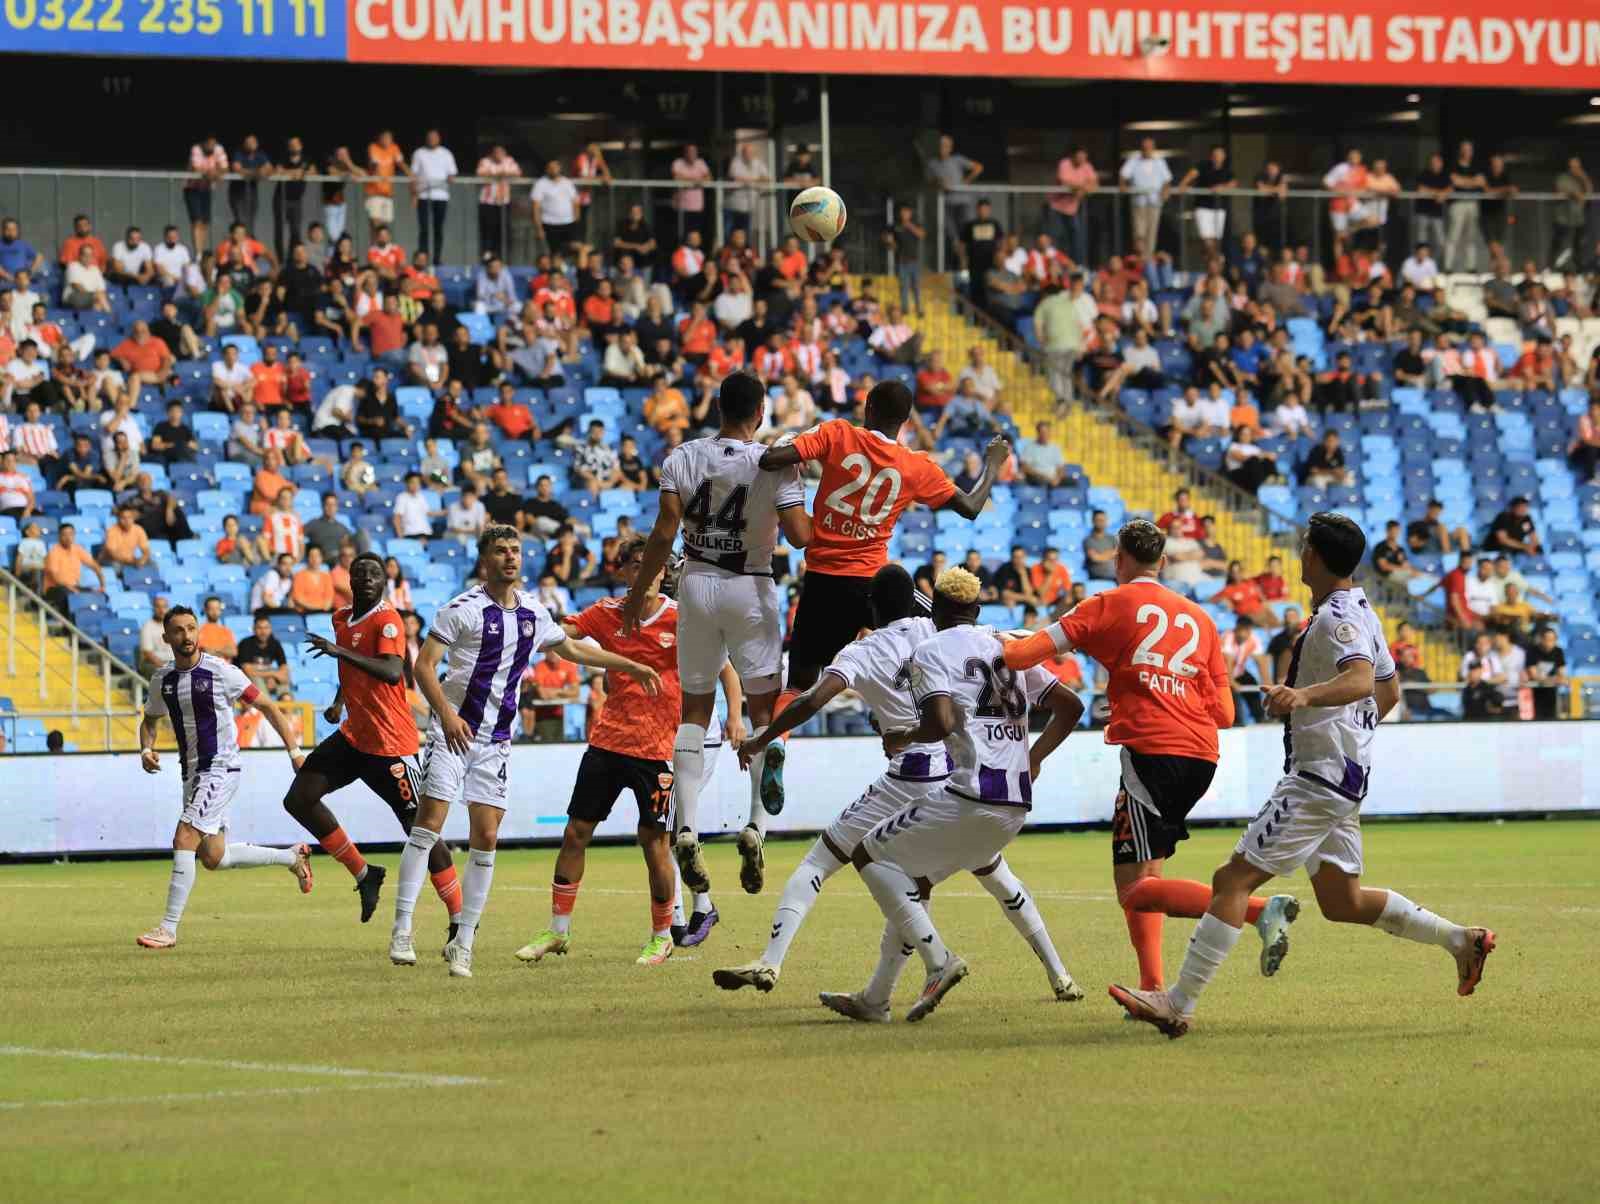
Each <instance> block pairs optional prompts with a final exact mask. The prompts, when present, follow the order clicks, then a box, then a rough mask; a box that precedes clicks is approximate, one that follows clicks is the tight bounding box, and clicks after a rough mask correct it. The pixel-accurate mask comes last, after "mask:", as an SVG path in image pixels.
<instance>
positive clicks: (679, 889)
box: [672, 858, 688, 928]
mask: <svg viewBox="0 0 1600 1204" xmlns="http://www.w3.org/2000/svg"><path fill="white" fill-rule="evenodd" d="M672 922H673V923H674V924H676V925H677V926H678V927H679V928H682V927H683V926H684V925H685V924H687V923H688V920H687V919H685V917H684V912H683V875H682V874H680V873H678V862H677V860H676V858H674V860H673V862H672Z"/></svg>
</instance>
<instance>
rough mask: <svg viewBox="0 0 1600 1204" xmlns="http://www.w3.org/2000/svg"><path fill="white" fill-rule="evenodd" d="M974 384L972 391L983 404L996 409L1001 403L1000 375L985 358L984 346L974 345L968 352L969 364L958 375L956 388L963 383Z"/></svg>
mask: <svg viewBox="0 0 1600 1204" xmlns="http://www.w3.org/2000/svg"><path fill="white" fill-rule="evenodd" d="M967 380H970V381H971V382H972V391H973V392H974V393H975V394H977V396H978V397H980V398H981V399H982V400H983V404H984V405H986V406H988V407H989V408H990V409H995V408H997V407H998V405H999V403H1000V389H1001V384H1000V374H999V373H998V372H996V371H995V370H994V365H993V364H991V363H989V362H988V361H987V360H986V359H985V358H984V352H983V346H982V344H979V343H974V344H973V345H972V346H971V348H970V349H968V351H967V362H966V364H965V365H963V366H962V369H961V371H960V372H959V373H957V374H956V387H957V388H960V387H961V382H962V381H967Z"/></svg>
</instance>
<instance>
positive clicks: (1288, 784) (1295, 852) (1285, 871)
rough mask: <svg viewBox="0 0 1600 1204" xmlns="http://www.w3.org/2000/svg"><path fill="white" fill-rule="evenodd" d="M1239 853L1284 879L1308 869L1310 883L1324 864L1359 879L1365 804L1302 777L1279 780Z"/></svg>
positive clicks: (1257, 813)
mask: <svg viewBox="0 0 1600 1204" xmlns="http://www.w3.org/2000/svg"><path fill="white" fill-rule="evenodd" d="M1233 851H1234V852H1235V853H1236V854H1238V855H1239V856H1241V857H1243V858H1244V859H1245V860H1246V861H1248V862H1249V863H1250V864H1251V865H1253V866H1255V867H1256V868H1257V869H1260V870H1265V871H1266V872H1267V873H1269V874H1271V875H1273V876H1274V877H1278V878H1284V877H1287V876H1288V875H1290V874H1292V873H1294V872H1295V870H1297V869H1299V868H1300V867H1301V866H1302V865H1303V866H1305V867H1306V876H1307V877H1308V878H1309V877H1312V876H1313V875H1315V874H1316V872H1317V871H1318V870H1320V869H1321V868H1322V867H1323V865H1324V864H1327V865H1331V866H1333V867H1334V868H1335V869H1339V870H1343V871H1344V872H1345V873H1347V874H1355V875H1359V874H1360V873H1361V804H1360V803H1357V802H1353V801H1352V800H1350V799H1347V798H1345V797H1344V796H1343V795H1340V794H1336V793H1334V792H1333V791H1332V790H1329V789H1328V788H1327V787H1326V786H1321V785H1318V784H1317V783H1316V782H1312V781H1308V780H1307V779H1305V778H1302V777H1295V776H1292V775H1291V776H1287V777H1283V778H1279V779H1278V784H1277V785H1276V786H1275V787H1273V790H1272V796H1271V797H1270V798H1268V799H1267V803H1266V806H1264V807H1262V808H1261V810H1260V811H1258V812H1256V817H1255V819H1253V820H1251V821H1250V826H1249V827H1248V828H1246V829H1245V833H1244V835H1243V836H1241V837H1240V838H1239V843H1238V844H1237V845H1235V846H1234V849H1233Z"/></svg>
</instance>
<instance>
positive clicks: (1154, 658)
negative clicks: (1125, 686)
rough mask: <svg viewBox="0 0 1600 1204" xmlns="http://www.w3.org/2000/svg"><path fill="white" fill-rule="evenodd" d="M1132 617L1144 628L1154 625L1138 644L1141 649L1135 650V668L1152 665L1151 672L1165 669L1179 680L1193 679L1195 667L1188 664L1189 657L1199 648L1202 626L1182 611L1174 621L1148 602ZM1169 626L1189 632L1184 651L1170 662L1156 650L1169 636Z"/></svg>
mask: <svg viewBox="0 0 1600 1204" xmlns="http://www.w3.org/2000/svg"><path fill="white" fill-rule="evenodd" d="M1133 617H1134V621H1135V622H1137V623H1139V624H1140V625H1141V626H1142V625H1143V624H1145V623H1152V624H1154V626H1152V627H1151V628H1150V631H1149V633H1148V634H1146V636H1145V637H1144V639H1142V640H1140V641H1139V646H1138V647H1137V648H1135V649H1134V650H1133V663H1134V664H1135V665H1149V666H1150V667H1151V668H1152V669H1162V668H1165V669H1166V671H1167V672H1168V673H1172V674H1175V675H1176V676H1178V677H1193V676H1194V674H1195V667H1194V666H1193V665H1191V664H1190V663H1189V658H1190V657H1191V656H1193V655H1194V654H1195V650H1196V649H1197V648H1199V647H1200V624H1198V623H1196V622H1195V621H1194V616H1193V615H1190V614H1184V613H1182V612H1179V614H1178V616H1177V617H1176V618H1173V617H1171V616H1169V615H1168V614H1167V612H1166V611H1164V610H1162V609H1161V607H1159V606H1156V605H1155V604H1154V603H1151V602H1146V603H1145V604H1144V605H1143V606H1141V607H1140V608H1139V609H1138V612H1137V613H1135V615H1134V616H1133ZM1169 624H1170V625H1171V626H1173V627H1176V628H1177V629H1178V630H1179V631H1187V632H1188V633H1189V639H1188V641H1187V642H1186V643H1185V644H1184V645H1183V647H1182V648H1179V649H1178V650H1177V651H1176V652H1175V653H1173V654H1172V659H1171V660H1168V659H1167V658H1166V657H1164V656H1162V655H1161V653H1159V652H1157V651H1155V646H1156V645H1157V644H1159V643H1160V642H1161V640H1162V638H1163V637H1164V636H1165V635H1166V634H1167V627H1168V625H1169Z"/></svg>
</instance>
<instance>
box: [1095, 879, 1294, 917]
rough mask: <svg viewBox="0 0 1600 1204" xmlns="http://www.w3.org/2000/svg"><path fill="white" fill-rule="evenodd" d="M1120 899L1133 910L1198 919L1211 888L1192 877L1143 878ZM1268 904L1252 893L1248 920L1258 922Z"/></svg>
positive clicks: (1123, 893) (1204, 907)
mask: <svg viewBox="0 0 1600 1204" xmlns="http://www.w3.org/2000/svg"><path fill="white" fill-rule="evenodd" d="M1117 898H1118V899H1119V900H1120V901H1121V903H1122V906H1123V907H1125V908H1127V909H1128V910H1129V911H1143V912H1160V913H1161V914H1163V915H1169V916H1178V917H1181V918H1183V919H1188V920H1198V919H1199V918H1200V917H1201V916H1203V915H1205V914H1206V909H1207V908H1208V907H1210V906H1211V888H1210V887H1209V886H1207V885H1206V884H1205V883H1204V882H1195V881H1192V880H1190V879H1188V878H1140V879H1139V881H1137V882H1135V883H1134V884H1133V885H1132V886H1130V887H1128V888H1126V889H1125V890H1121V891H1118V892H1117ZM1266 905H1267V901H1266V900H1265V899H1263V898H1260V897H1259V896H1257V895H1251V896H1250V903H1249V905H1248V906H1247V907H1246V908H1245V913H1244V918H1245V922H1246V923H1250V924H1254V923H1255V922H1256V917H1257V916H1259V915H1260V914H1261V909H1262V908H1263V907H1265V906H1266Z"/></svg>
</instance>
